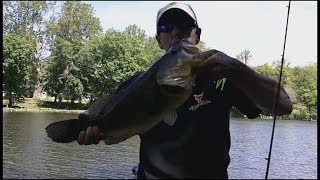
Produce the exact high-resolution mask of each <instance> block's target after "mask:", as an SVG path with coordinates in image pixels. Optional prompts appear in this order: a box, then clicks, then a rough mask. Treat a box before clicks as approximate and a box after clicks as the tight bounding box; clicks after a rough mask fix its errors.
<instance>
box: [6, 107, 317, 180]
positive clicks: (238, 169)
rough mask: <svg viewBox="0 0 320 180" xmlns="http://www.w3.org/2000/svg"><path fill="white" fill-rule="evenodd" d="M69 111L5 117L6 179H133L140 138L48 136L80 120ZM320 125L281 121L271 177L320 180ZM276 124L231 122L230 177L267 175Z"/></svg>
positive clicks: (276, 138)
mask: <svg viewBox="0 0 320 180" xmlns="http://www.w3.org/2000/svg"><path fill="white" fill-rule="evenodd" d="M76 116H77V114H68V113H4V114H3V177H4V178H113V179H114V178H119V179H128V178H133V175H132V174H131V169H132V166H133V165H135V164H136V163H137V162H138V159H139V158H138V153H139V138H138V137H136V136H135V137H132V138H130V139H128V140H127V141H124V142H122V143H120V144H116V145H112V146H106V145H104V144H103V143H102V142H101V143H100V144H98V145H92V146H79V145H78V144H77V143H76V142H73V143H69V144H58V143H54V142H52V141H51V140H50V139H49V138H48V137H47V136H46V133H45V127H46V126H47V125H48V124H50V123H51V122H54V121H57V120H61V119H69V118H76ZM316 127H317V126H316V122H303V121H277V124H276V129H275V137H274V145H273V151H272V152H273V153H272V159H271V163H270V171H269V178H294V179H295V178H301V179H307V178H312V179H315V178H316V177H317V176H316V175H317V160H316V157H317V154H316V152H317V151H316V150H317V146H316V138H317V137H316V134H317V129H316ZM271 128H272V121H270V120H269V121H267V120H251V121H250V120H243V119H234V120H232V121H231V127H230V129H231V139H232V146H231V151H230V156H231V164H230V166H229V177H230V178H237V179H238V178H244V179H249V178H250V179H257V178H259V179H262V178H264V176H265V171H266V165H267V161H266V160H265V158H266V157H267V155H268V150H269V143H270V137H271Z"/></svg>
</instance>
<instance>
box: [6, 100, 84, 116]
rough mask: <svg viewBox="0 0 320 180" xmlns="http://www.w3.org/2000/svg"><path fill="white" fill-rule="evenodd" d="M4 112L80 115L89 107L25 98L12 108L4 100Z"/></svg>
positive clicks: (79, 104) (66, 102) (65, 102)
mask: <svg viewBox="0 0 320 180" xmlns="http://www.w3.org/2000/svg"><path fill="white" fill-rule="evenodd" d="M2 104H3V108H2V109H3V112H64V113H79V112H82V111H84V110H85V109H87V105H86V103H85V104H81V103H79V102H78V103H75V104H73V105H71V104H70V102H68V101H63V102H61V103H58V102H56V103H55V102H53V101H52V100H50V99H41V100H35V99H32V98H25V99H24V100H21V101H19V102H16V103H15V104H14V105H13V107H12V108H9V107H8V100H7V99H3V100H2Z"/></svg>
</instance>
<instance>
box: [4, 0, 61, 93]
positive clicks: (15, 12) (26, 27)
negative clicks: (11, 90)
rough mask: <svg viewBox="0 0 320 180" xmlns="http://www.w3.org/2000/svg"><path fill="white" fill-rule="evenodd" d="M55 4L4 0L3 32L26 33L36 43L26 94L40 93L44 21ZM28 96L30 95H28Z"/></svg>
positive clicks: (29, 68) (44, 44)
mask: <svg viewBox="0 0 320 180" xmlns="http://www.w3.org/2000/svg"><path fill="white" fill-rule="evenodd" d="M54 5H55V2H54V1H50V2H48V1H4V4H3V7H4V10H3V19H4V25H3V34H5V35H7V34H12V33H14V34H28V36H30V38H32V39H33V41H35V42H36V43H33V44H32V48H33V52H32V56H31V57H30V58H29V61H32V66H30V67H28V69H27V76H28V78H27V84H28V86H27V88H28V91H29V92H28V94H31V96H32V94H33V95H34V96H39V95H40V94H41V92H40V91H41V78H42V71H41V68H42V62H41V61H42V59H43V50H44V49H45V47H46V42H45V37H46V27H45V24H46V21H47V20H48V12H49V11H51V10H52V8H53V6H54ZM28 96H30V95H28Z"/></svg>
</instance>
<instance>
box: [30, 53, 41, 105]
mask: <svg viewBox="0 0 320 180" xmlns="http://www.w3.org/2000/svg"><path fill="white" fill-rule="evenodd" d="M35 78H36V80H35V86H34V91H33V96H32V98H34V99H40V98H41V94H42V84H41V64H40V62H39V59H37V62H36V77H35Z"/></svg>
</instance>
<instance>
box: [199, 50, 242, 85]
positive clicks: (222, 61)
mask: <svg viewBox="0 0 320 180" xmlns="http://www.w3.org/2000/svg"><path fill="white" fill-rule="evenodd" d="M194 58H196V59H200V60H202V62H201V63H200V64H199V65H198V66H197V68H196V72H197V73H199V74H202V73H209V74H210V77H212V78H214V79H221V78H223V77H230V76H231V75H232V74H233V71H234V70H236V69H237V68H235V64H236V63H238V62H236V61H237V60H236V59H234V58H232V57H230V56H228V55H226V54H225V53H223V52H220V51H218V50H215V49H211V50H208V51H205V52H202V53H199V54H197V55H196V56H195V57H194ZM239 62H240V61H239Z"/></svg>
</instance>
